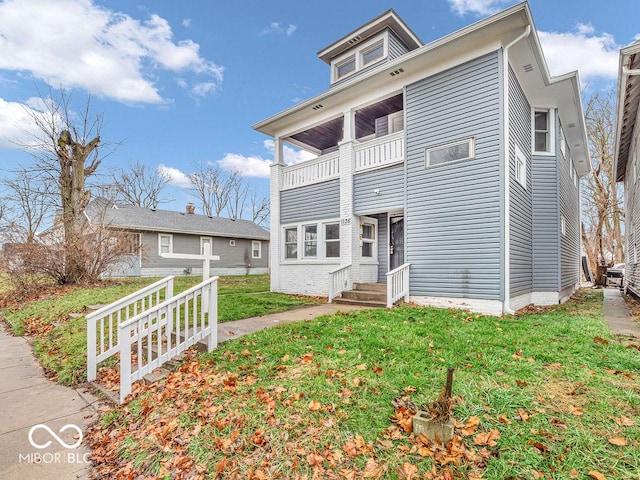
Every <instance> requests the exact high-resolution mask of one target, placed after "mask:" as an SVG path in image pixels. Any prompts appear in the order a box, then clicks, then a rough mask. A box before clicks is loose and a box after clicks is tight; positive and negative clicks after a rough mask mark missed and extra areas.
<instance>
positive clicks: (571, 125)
mask: <svg viewBox="0 0 640 480" xmlns="http://www.w3.org/2000/svg"><path fill="white" fill-rule="evenodd" d="M567 127H569V128H575V127H576V124H575V123H570V124H569V125H567Z"/></svg>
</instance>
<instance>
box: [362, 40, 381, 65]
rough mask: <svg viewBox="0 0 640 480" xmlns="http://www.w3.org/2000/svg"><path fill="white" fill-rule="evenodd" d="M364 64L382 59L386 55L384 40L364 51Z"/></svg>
mask: <svg viewBox="0 0 640 480" xmlns="http://www.w3.org/2000/svg"><path fill="white" fill-rule="evenodd" d="M361 54H362V65H363V66H364V65H368V64H369V63H372V62H375V61H376V60H380V59H381V58H382V57H383V56H384V42H383V41H382V40H381V41H380V42H378V43H377V44H375V45H373V46H372V47H370V48H367V49H366V50H363V51H362V53H361Z"/></svg>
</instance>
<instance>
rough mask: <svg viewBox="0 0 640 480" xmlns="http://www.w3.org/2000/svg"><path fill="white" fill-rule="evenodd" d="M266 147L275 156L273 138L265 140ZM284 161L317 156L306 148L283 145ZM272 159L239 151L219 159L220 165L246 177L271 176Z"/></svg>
mask: <svg viewBox="0 0 640 480" xmlns="http://www.w3.org/2000/svg"><path fill="white" fill-rule="evenodd" d="M264 147H265V148H266V149H267V150H268V151H269V152H270V153H271V155H272V156H273V152H274V143H273V140H265V141H264ZM282 155H283V157H284V158H283V161H284V163H285V164H286V165H293V164H296V163H300V162H303V161H305V160H310V159H312V158H316V155H314V154H313V153H309V152H305V151H304V150H296V149H295V148H291V147H289V146H288V145H283V146H282ZM272 164H273V160H272V159H268V158H263V157H261V156H245V155H241V154H238V153H227V154H226V155H225V156H224V157H223V158H222V160H218V165H220V166H221V167H222V168H224V169H225V170H227V171H230V172H239V173H240V174H241V175H243V176H245V177H258V178H269V176H270V175H271V169H270V168H269V167H271V165H272Z"/></svg>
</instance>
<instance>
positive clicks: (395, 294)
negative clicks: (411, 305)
mask: <svg viewBox="0 0 640 480" xmlns="http://www.w3.org/2000/svg"><path fill="white" fill-rule="evenodd" d="M410 266H411V264H410V263H405V264H404V265H400V266H399V267H398V268H394V269H393V270H391V271H390V272H388V273H387V308H391V307H393V304H394V303H396V302H397V301H398V300H400V299H401V298H402V299H404V301H405V302H408V301H409V267H410Z"/></svg>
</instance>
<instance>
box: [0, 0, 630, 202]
mask: <svg viewBox="0 0 640 480" xmlns="http://www.w3.org/2000/svg"><path fill="white" fill-rule="evenodd" d="M515 3H517V2H513V1H504V0H429V1H427V0H410V1H409V0H406V1H403V0H388V1H380V0H368V1H361V0H356V1H349V2H345V1H336V0H323V1H322V2H319V1H313V0H311V1H307V2H300V1H289V0H270V1H248V0H235V1H222V0H217V1H216V0H185V1H181V2H178V1H175V0H140V1H136V0H0V175H6V172H7V171H8V170H10V169H11V168H12V167H13V166H15V165H16V164H17V163H25V164H26V163H28V162H30V157H29V156H28V155H27V154H25V153H24V152H21V151H20V150H18V149H16V148H15V146H14V144H13V143H12V141H20V139H21V135H23V134H24V133H23V132H24V130H23V127H26V128H27V129H28V128H29V125H28V124H27V123H25V110H24V109H25V106H26V108H36V109H37V108H38V102H36V101H34V97H37V96H38V91H40V92H47V91H48V89H49V87H52V88H53V89H56V88H58V87H60V86H61V85H62V86H65V87H66V89H67V90H76V93H75V97H74V98H75V99H76V100H82V101H84V96H83V95H84V92H89V93H91V95H92V104H93V111H95V112H102V113H103V114H104V119H105V122H104V127H103V131H102V138H103V141H109V142H120V141H122V142H123V143H122V145H121V146H120V147H119V148H118V149H117V150H116V152H115V153H114V154H113V155H111V156H109V157H108V158H107V159H106V160H105V162H104V163H103V165H102V166H101V171H102V173H108V172H109V171H111V170H113V169H116V168H119V167H123V166H126V165H127V163H129V162H132V161H136V160H138V161H140V162H142V163H144V164H146V165H148V166H149V167H152V168H162V169H165V171H166V172H168V173H170V175H171V178H172V184H173V185H172V188H171V192H170V193H171V195H172V196H173V198H175V201H174V202H173V203H172V204H170V205H168V206H165V207H164V208H170V209H174V210H181V209H183V208H184V204H185V203H186V202H188V201H190V200H191V198H190V197H189V193H188V192H187V191H186V190H185V189H184V188H182V187H183V186H184V184H185V183H184V182H185V175H186V174H188V173H190V172H192V171H193V170H194V169H195V168H196V167H197V166H198V165H200V164H204V163H206V162H211V163H212V164H214V165H219V166H220V167H222V168H226V169H236V170H239V171H241V172H242V173H243V175H244V176H245V178H246V180H247V182H249V183H250V184H251V186H252V188H254V189H255V190H256V191H257V192H258V193H260V194H263V195H268V178H266V176H267V175H268V165H269V162H270V161H271V159H272V158H273V153H272V151H271V149H270V148H269V147H270V143H269V142H268V138H266V137H265V136H264V135H262V134H260V133H257V132H254V131H253V130H252V129H251V125H252V124H254V123H256V122H258V121H260V120H263V119H265V118H267V117H269V116H271V115H273V114H276V113H278V112H280V111H282V110H285V109H287V108H289V107H290V106H292V105H294V104H295V103H297V102H299V101H301V100H306V99H308V98H310V97H312V96H314V95H316V94H318V93H320V92H322V91H324V90H326V89H327V88H328V85H329V67H328V66H327V65H326V64H324V63H323V62H322V61H321V60H319V59H318V58H317V56H316V53H317V52H318V51H319V50H321V49H322V48H324V47H326V46H328V45H329V44H331V43H332V42H334V41H335V40H337V39H339V38H341V37H343V36H344V35H346V34H348V33H349V32H351V31H352V30H354V29H356V28H357V27H359V26H360V25H362V24H364V23H366V22H367V21H368V20H370V19H372V18H374V17H376V16H378V15H379V14H381V13H382V12H384V11H386V10H387V9H389V8H393V9H395V11H396V12H397V13H398V14H399V15H400V16H401V17H402V18H403V19H404V20H405V22H406V23H407V24H408V25H409V26H410V27H411V28H412V29H413V31H414V32H415V33H416V34H417V35H418V36H419V37H420V38H421V40H422V41H423V42H425V43H428V42H430V41H432V40H435V39H437V38H440V37H442V36H443V35H446V34H448V33H450V32H453V31H455V30H457V29H460V28H463V27H465V26H467V25H469V24H471V23H473V22H475V21H477V20H478V19H480V18H482V17H484V16H487V15H489V14H490V13H492V12H495V11H497V10H500V9H502V8H505V7H508V6H511V5H513V4H515ZM530 7H531V10H532V12H533V17H534V21H535V23H536V27H537V29H538V32H539V35H540V39H541V42H542V45H543V49H544V50H545V54H546V56H547V62H548V64H549V68H550V71H551V73H552V74H555V75H558V74H562V73H566V72H568V71H572V70H575V69H578V70H579V71H580V77H581V80H582V83H583V86H584V89H585V93H584V97H587V96H588V95H590V94H591V93H592V92H593V91H595V90H604V89H609V88H612V87H613V86H614V85H615V82H616V75H617V64H618V50H619V49H620V48H621V47H622V46H625V45H627V44H629V43H631V42H632V41H634V40H635V39H636V38H638V34H640V24H638V23H637V22H635V21H634V19H635V17H636V15H635V12H637V0H613V1H610V2H606V3H603V2H602V1H601V0H563V1H558V0H554V1H551V0H531V1H530ZM77 107H78V108H79V106H77ZM287 154H288V160H289V161H290V162H296V161H300V160H301V159H303V158H304V155H301V154H300V153H297V152H295V151H293V150H290V151H288V152H287Z"/></svg>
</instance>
